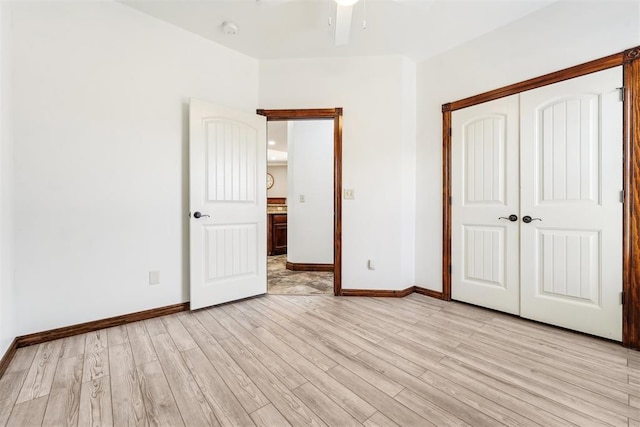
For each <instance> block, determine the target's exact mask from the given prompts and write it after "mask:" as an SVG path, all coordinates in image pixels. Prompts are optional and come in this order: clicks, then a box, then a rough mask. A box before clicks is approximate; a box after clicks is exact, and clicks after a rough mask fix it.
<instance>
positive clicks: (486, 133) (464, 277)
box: [451, 95, 519, 314]
mask: <svg viewBox="0 0 640 427" xmlns="http://www.w3.org/2000/svg"><path fill="white" fill-rule="evenodd" d="M518 120H519V117H518V96H517V95H514V96H510V97H507V98H502V99H498V100H495V101H491V102H486V103H484V104H479V105H475V106H473V107H469V108H465V109H462V110H457V111H454V112H453V113H452V144H451V146H452V152H451V163H452V176H451V205H452V229H451V234H452V236H451V252H452V263H451V281H452V287H451V296H452V298H453V299H455V300H458V301H464V302H468V303H471V304H476V305H481V306H483V307H488V308H493V309H495V310H500V311H504V312H507V313H513V314H518V312H519V270H518V266H519V257H518V252H519V237H518V233H519V220H516V221H510V220H509V219H508V218H509V216H510V215H517V216H519V212H518V208H519V206H518V204H519V188H518V187H519V183H518V161H519V157H518V153H519V147H518V142H519V141H518ZM500 217H503V219H499V218H500Z"/></svg>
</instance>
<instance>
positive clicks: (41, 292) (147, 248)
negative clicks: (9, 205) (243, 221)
mask: <svg viewBox="0 0 640 427" xmlns="http://www.w3.org/2000/svg"><path fill="white" fill-rule="evenodd" d="M12 7H13V15H14V16H13V18H14V26H13V32H12V37H13V52H14V55H13V58H12V61H13V64H12V65H13V68H12V70H13V85H12V87H13V89H14V98H13V99H14V103H13V107H14V135H15V164H14V166H15V168H14V170H15V173H14V176H15V196H16V197H15V218H14V219H15V233H16V235H15V238H16V245H15V266H16V277H15V286H16V305H15V310H16V313H17V325H18V326H19V328H18V330H17V331H16V333H17V334H19V335H21V334H25V333H30V332H35V331H42V330H46V329H50V328H55V327H59V326H66V325H71V324H75V323H79V322H85V321H91V320H95V319H102V318H106V317H110V316H114V315H120V314H124V313H130V312H134V311H138V310H144V309H149V308H155V307H161V306H165V305H169V304H175V303H180V302H183V301H186V300H188V262H189V261H188V260H189V258H188V256H189V255H188V249H187V248H188V243H187V242H188V240H187V239H188V232H187V231H188V222H187V212H188V199H187V196H188V191H187V185H188V163H187V162H188V155H187V153H188V152H187V148H188V135H187V130H188V126H187V113H188V109H187V103H188V99H189V98H190V97H197V98H201V99H205V100H210V101H212V102H215V103H218V104H222V105H227V106H231V107H235V108H239V109H242V110H246V111H255V108H256V107H257V99H258V90H257V83H258V63H257V61H256V60H254V59H251V58H248V57H246V56H243V55H240V54H238V53H235V52H233V51H230V50H228V49H226V48H223V47H220V46H218V45H216V44H214V43H212V42H210V41H207V40H205V39H203V38H201V37H199V36H196V35H193V34H191V33H187V32H185V31H183V30H180V29H178V28H176V27H173V26H171V25H168V24H166V23H163V22H161V21H158V20H155V19H153V18H151V17H148V16H146V15H143V14H141V13H139V12H137V11H134V10H133V9H130V8H127V7H126V6H123V5H120V4H118V3H112V2H85V3H83V4H82V3H75V2H74V3H68V2H43V3H28V2H24V3H21V4H18V5H14V6H12ZM150 270H159V271H160V285H157V286H149V285H148V272H149V271H150Z"/></svg>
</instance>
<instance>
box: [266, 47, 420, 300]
mask: <svg viewBox="0 0 640 427" xmlns="http://www.w3.org/2000/svg"><path fill="white" fill-rule="evenodd" d="M415 69H416V67H415V63H413V62H412V61H410V60H408V59H406V58H403V57H399V56H388V57H357V58H328V59H306V60H264V61H261V62H260V107H261V108H320V107H343V108H344V127H343V155H342V159H343V187H344V188H351V189H354V190H355V200H344V201H343V212H342V249H343V252H342V266H343V267H342V268H343V271H342V273H343V275H342V286H343V288H346V289H347V288H349V289H404V288H407V287H409V286H413V284H414V265H413V262H414V245H413V242H414V241H413V234H414V224H415V221H414V215H415V191H414V188H413V185H414V184H413V183H414V181H415V157H414V156H415V142H416V139H415V123H416V122H415V119H414V118H415V102H416V98H415V97H416V92H415V90H413V88H415V83H416V74H415ZM370 258H373V259H374V260H375V261H376V265H377V268H376V270H375V271H371V270H367V259H370Z"/></svg>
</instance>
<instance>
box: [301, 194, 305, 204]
mask: <svg viewBox="0 0 640 427" xmlns="http://www.w3.org/2000/svg"><path fill="white" fill-rule="evenodd" d="M300 203H304V194H301V195H300Z"/></svg>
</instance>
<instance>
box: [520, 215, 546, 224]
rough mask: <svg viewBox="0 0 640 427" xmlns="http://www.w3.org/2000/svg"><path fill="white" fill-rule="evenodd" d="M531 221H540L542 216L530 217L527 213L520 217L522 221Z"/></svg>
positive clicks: (526, 222)
mask: <svg viewBox="0 0 640 427" xmlns="http://www.w3.org/2000/svg"><path fill="white" fill-rule="evenodd" d="M531 221H542V218H531V217H530V216H529V215H527V216H523V217H522V222H524V223H525V224H529V223H530V222H531Z"/></svg>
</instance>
